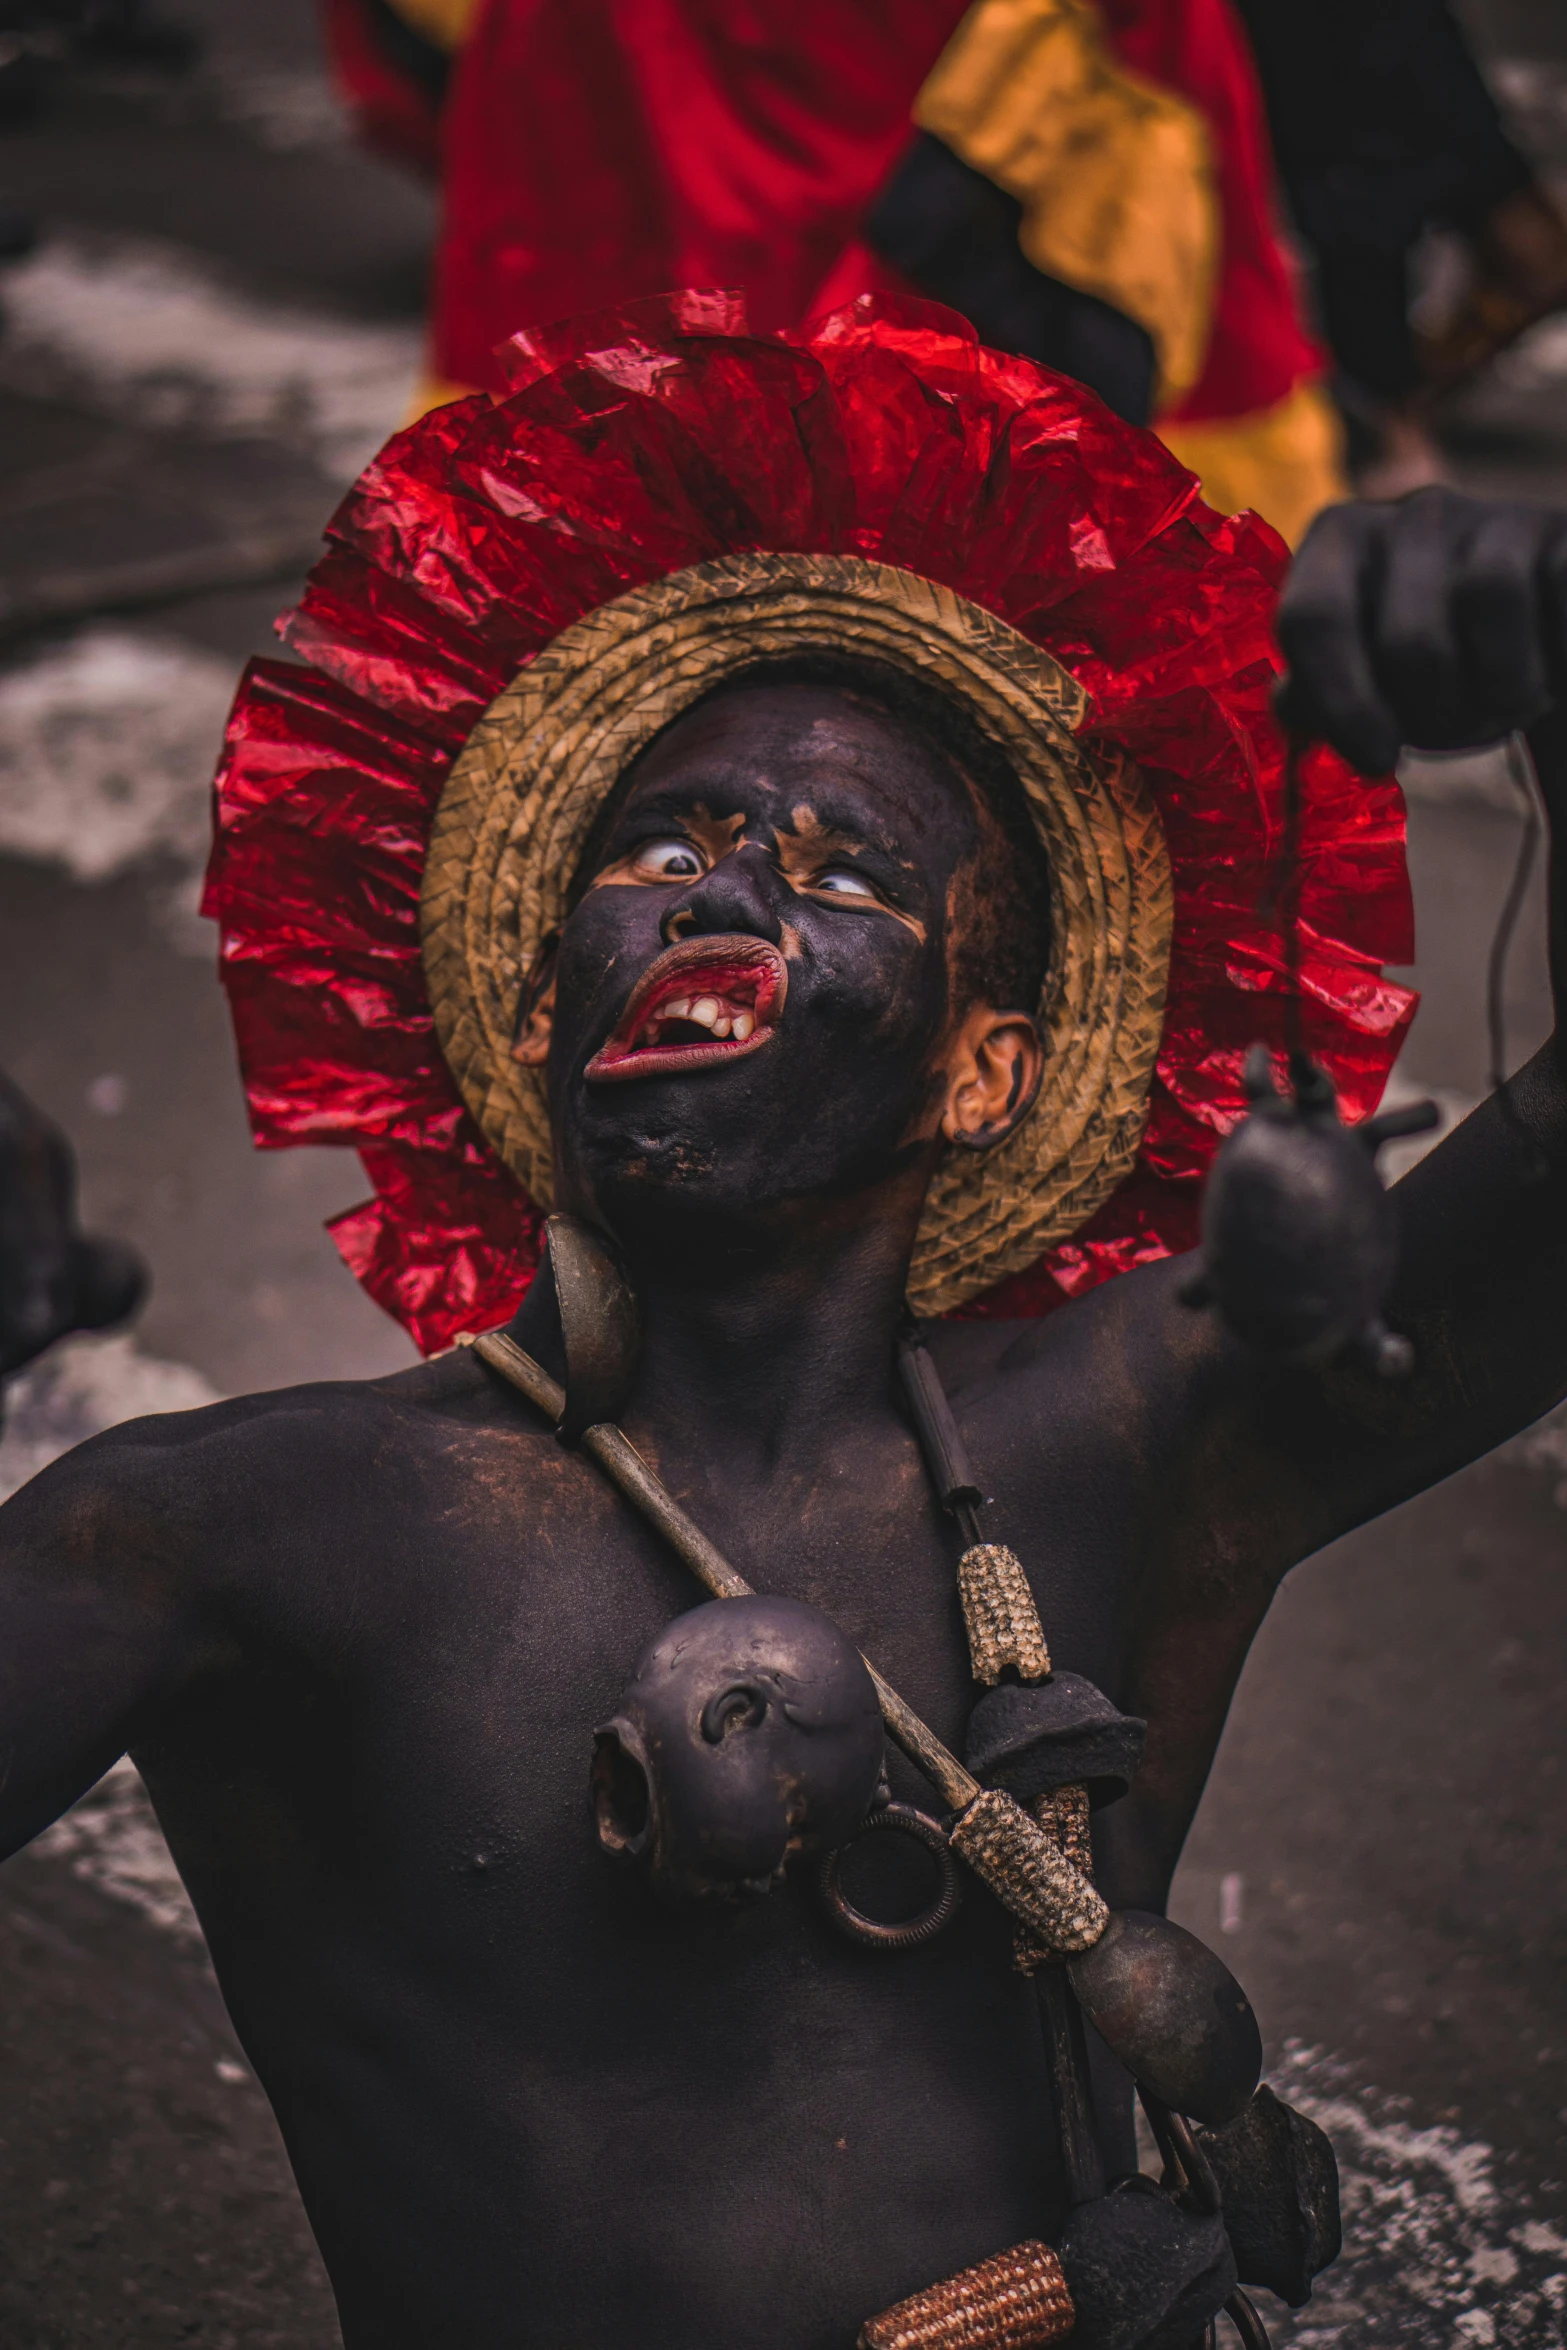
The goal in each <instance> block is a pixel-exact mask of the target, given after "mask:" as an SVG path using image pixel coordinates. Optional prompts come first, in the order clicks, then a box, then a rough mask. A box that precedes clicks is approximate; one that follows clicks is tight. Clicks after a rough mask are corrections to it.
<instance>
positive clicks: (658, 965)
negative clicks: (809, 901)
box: [584, 936, 789, 1084]
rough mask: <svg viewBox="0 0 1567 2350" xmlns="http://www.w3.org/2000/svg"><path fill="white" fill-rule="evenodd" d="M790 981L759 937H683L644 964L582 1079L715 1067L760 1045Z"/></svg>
mask: <svg viewBox="0 0 1567 2350" xmlns="http://www.w3.org/2000/svg"><path fill="white" fill-rule="evenodd" d="M788 986H789V974H788V971H787V969H786V967H785V964H784V959H783V957H782V955H781V954H779V952H778V949H777V948H776V947H772V946H769V945H768V943H767V941H766V940H765V939H763V938H744V937H740V936H735V937H729V938H686V939H682V940H681V942H680V944H679V945H678V946H673V947H670V948H669V949H668V950H667V951H666V952H665V953H664V954H662V955H660V956H659V957H658V960H657V961H656V962H654V963H650V964H649V965H648V967H647V969H646V971H644V972H643V974H642V977H641V979H640V980H639V981H638V983H637V986H636V987H635V989H634V990H633V991H632V996H631V1001H630V1003H629V1004H627V1006H626V1008H625V1011H624V1012H623V1013H622V1014H621V1018H620V1024H619V1026H618V1027H617V1028H616V1030H615V1032H614V1034H613V1035H612V1036H610V1037H609V1038H608V1039H607V1041H606V1042H605V1043H604V1044H603V1045H601V1046H600V1048H599V1050H598V1051H597V1052H596V1053H595V1054H594V1056H593V1058H592V1060H591V1061H590V1062H589V1063H588V1065H587V1068H586V1070H585V1071H584V1075H585V1076H586V1077H588V1078H589V1079H590V1080H592V1081H593V1082H594V1083H597V1084H604V1083H607V1082H608V1081H609V1080H610V1079H613V1078H619V1077H656V1076H658V1075H659V1074H660V1072H661V1071H664V1070H675V1069H679V1070H691V1069H710V1068H716V1067H717V1066H718V1064H719V1063H720V1062H721V1061H736V1060H742V1059H744V1057H745V1055H746V1054H747V1053H754V1052H757V1051H758V1050H759V1049H760V1048H761V1046H763V1045H764V1044H766V1043H767V1042H768V1040H769V1038H770V1037H771V1036H772V1034H773V1031H774V1029H775V1028H776V1027H777V1025H778V1019H779V1015H780V1014H781V1012H782V1011H783V1003H784V996H785V995H786V993H787V992H788Z"/></svg>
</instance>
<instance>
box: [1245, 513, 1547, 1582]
mask: <svg viewBox="0 0 1567 2350" xmlns="http://www.w3.org/2000/svg"><path fill="white" fill-rule="evenodd" d="M1279 635H1280V639H1281V642H1282V644H1283V646H1284V650H1285V653H1286V656H1287V657H1288V660H1289V663H1290V676H1289V680H1288V682H1287V684H1286V686H1285V687H1284V689H1283V692H1282V694H1281V697H1280V702H1281V714H1282V716H1283V717H1284V719H1285V720H1286V723H1287V724H1289V725H1290V726H1291V727H1292V728H1293V729H1294V730H1295V731H1296V732H1297V733H1298V734H1300V735H1302V736H1307V737H1315V738H1322V739H1325V740H1327V741H1329V742H1331V743H1333V744H1334V745H1335V747H1336V748H1337V749H1339V750H1341V751H1342V752H1344V753H1345V755H1346V756H1347V757H1349V758H1351V759H1353V760H1354V761H1355V762H1356V763H1357V764H1358V765H1359V766H1361V767H1363V768H1365V769H1367V770H1368V771H1370V772H1373V773H1374V772H1376V771H1378V770H1383V769H1386V768H1388V767H1390V766H1391V765H1392V764H1393V762H1394V760H1395V758H1396V757H1397V755H1398V752H1399V749H1400V748H1401V746H1403V745H1404V744H1410V745H1414V746H1418V747H1420V748H1422V749H1430V750H1449V749H1456V748H1461V747H1464V746H1468V745H1477V744H1480V743H1484V742H1487V741H1496V740H1498V739H1500V738H1501V737H1503V736H1505V735H1506V734H1508V733H1510V732H1511V731H1512V730H1514V729H1515V728H1518V729H1523V730H1524V731H1525V732H1526V733H1527V735H1528V739H1529V742H1530V746H1531V748H1532V750H1533V753H1534V759H1535V765H1536V770H1537V772H1538V775H1539V779H1540V785H1541V790H1542V793H1543V796H1544V800H1545V806H1546V813H1547V816H1548V819H1549V822H1550V829H1551V859H1550V888H1551V924H1550V935H1551V978H1552V988H1553V993H1554V996H1555V1002H1556V1009H1557V1027H1556V1032H1555V1034H1554V1035H1553V1037H1552V1039H1551V1041H1550V1043H1549V1044H1547V1045H1546V1046H1545V1047H1544V1048H1543V1049H1542V1050H1541V1051H1540V1052H1539V1053H1537V1054H1536V1055H1535V1057H1534V1058H1533V1060H1531V1061H1530V1062H1529V1063H1527V1065H1526V1066H1525V1067H1524V1068H1522V1069H1521V1070H1519V1071H1518V1073H1517V1075H1516V1076H1514V1077H1513V1078H1512V1079H1511V1080H1510V1081H1509V1083H1508V1085H1507V1086H1506V1088H1505V1089H1504V1092H1503V1094H1501V1095H1497V1096H1493V1097H1492V1098H1491V1099H1489V1100H1488V1101H1486V1102H1484V1103H1482V1104H1481V1106H1480V1108H1479V1109H1478V1110H1477V1111H1476V1112H1475V1113H1474V1115H1473V1116H1472V1117H1471V1118H1469V1119H1467V1120H1466V1121H1465V1123H1464V1124H1463V1125H1462V1126H1461V1127H1460V1128H1459V1129H1458V1130H1457V1132H1456V1133H1454V1134H1452V1135H1451V1136H1449V1137H1448V1139H1447V1140H1446V1141H1445V1142H1443V1143H1442V1144H1441V1145H1440V1146H1439V1147H1438V1148H1437V1149H1436V1150H1434V1151H1432V1152H1430V1153H1429V1154H1428V1155H1427V1157H1426V1158H1425V1159H1424V1160H1423V1161H1422V1162H1421V1163H1420V1165H1419V1166H1417V1167H1416V1168H1415V1169H1414V1171H1413V1172H1412V1173H1411V1174H1410V1175H1409V1176H1407V1177H1406V1178H1405V1180H1404V1181H1403V1182H1402V1183H1400V1184H1399V1185H1398V1186H1397V1198H1398V1202H1399V1207H1400V1220H1401V1231H1402V1243H1401V1257H1400V1269H1399V1274H1398V1278H1397V1283H1396V1286H1395V1289H1394V1292H1393V1295H1392V1298H1391V1299H1390V1301H1389V1306H1388V1318H1389V1320H1390V1322H1391V1323H1392V1325H1393V1327H1394V1328H1395V1329H1397V1330H1400V1331H1402V1332H1404V1333H1405V1334H1406V1335H1407V1336H1408V1337H1409V1338H1410V1339H1412V1340H1413V1342H1414V1346H1415V1369H1414V1372H1413V1374H1412V1375H1411V1376H1410V1377H1409V1378H1408V1379H1407V1380H1405V1381H1402V1382H1386V1383H1384V1382H1382V1381H1379V1380H1377V1379H1376V1378H1374V1377H1373V1376H1371V1375H1369V1374H1367V1373H1363V1372H1360V1371H1357V1370H1355V1369H1353V1368H1344V1369H1338V1370H1334V1371H1331V1372H1329V1373H1327V1374H1324V1375H1319V1376H1316V1377H1305V1376H1302V1377H1299V1378H1297V1379H1291V1380H1290V1381H1289V1382H1288V1383H1287V1388H1286V1389H1281V1390H1280V1392H1279V1394H1278V1396H1277V1398H1276V1399H1275V1404H1274V1408H1273V1410H1272V1412H1271V1413H1270V1415H1269V1416H1270V1419H1271V1421H1272V1425H1271V1428H1270V1430H1269V1437H1270V1440H1271V1443H1272V1444H1273V1445H1275V1446H1277V1448H1278V1449H1279V1450H1280V1451H1281V1452H1283V1453H1285V1454H1288V1455H1290V1456H1292V1459H1293V1463H1294V1465H1295V1466H1296V1467H1297V1468H1299V1469H1302V1470H1304V1471H1305V1473H1306V1479H1307V1485H1308V1488H1309V1490H1310V1492H1311V1493H1312V1495H1313V1496H1314V1498H1315V1502H1316V1505H1317V1509H1318V1511H1319V1512H1320V1515H1319V1518H1318V1522H1317V1523H1315V1524H1307V1525H1303V1527H1302V1528H1301V1530H1300V1547H1302V1548H1306V1549H1311V1548H1315V1547H1317V1545H1318V1544H1319V1543H1320V1542H1322V1541H1325V1540H1327V1539H1328V1538H1329V1536H1330V1535H1331V1534H1334V1533H1337V1532H1340V1531H1342V1530H1343V1529H1344V1528H1345V1527H1347V1526H1349V1525H1352V1524H1356V1523H1359V1522H1360V1521H1362V1520H1363V1519H1365V1518H1367V1517H1369V1516H1372V1515H1374V1514H1376V1513H1377V1512H1378V1511H1380V1510H1382V1509H1386V1508H1388V1507H1390V1506H1391V1505H1392V1504H1393V1503H1394V1502H1396V1501H1399V1500H1401V1499H1403V1498H1404V1497H1405V1496H1406V1495H1408V1494H1411V1493H1414V1492H1417V1491H1419V1490H1421V1489H1422V1488H1423V1487H1425V1486H1427V1485H1430V1484H1433V1483H1434V1482H1435V1481H1436V1480H1437V1479H1439V1478H1441V1477H1443V1476H1446V1475H1447V1474H1449V1473H1450V1472H1451V1471H1452V1470H1454V1469H1457V1468H1459V1467H1461V1466H1462V1465H1463V1464H1464V1462H1466V1461H1468V1460H1471V1459H1473V1458H1475V1457H1476V1456H1477V1455H1478V1454H1480V1453H1483V1452H1486V1451H1488V1450H1489V1449H1490V1448H1491V1447H1492V1446H1493V1445H1495V1444H1497V1443H1499V1442H1501V1440H1502V1439H1503V1438H1504V1437H1506V1436H1509V1435H1511V1434H1513V1433H1514V1432H1515V1431H1516V1430H1517V1429H1519V1428H1521V1427H1524V1426H1526V1425H1527V1424H1528V1422H1529V1421H1531V1420H1533V1419H1535V1418H1537V1417H1538V1416H1539V1414H1540V1413H1542V1412H1544V1411H1546V1410H1548V1409H1549V1408H1550V1406H1551V1405H1552V1404H1554V1403H1556V1402H1557V1401H1558V1400H1559V1399H1560V1398H1561V1396H1562V1395H1563V1394H1564V1393H1567V1022H1564V1020H1563V1006H1564V1001H1567V996H1564V988H1567V895H1564V893H1567V517H1564V516H1560V515H1553V514H1547V513H1543V512H1540V511H1539V510H1537V509H1534V508H1529V507H1522V506H1510V505H1506V506H1504V505H1493V504H1487V503H1481V502H1479V501H1476V500H1472V499H1467V498H1461V497H1457V496H1455V495H1453V494H1452V493H1451V492H1448V491H1442V490H1428V491H1422V492H1420V493H1419V494H1418V495H1416V496H1414V497H1412V498H1409V499H1406V500H1404V501H1403V502H1402V503H1401V504H1400V505H1397V506H1369V505H1353V506H1345V507H1339V508H1336V509H1334V510H1332V511H1331V512H1330V513H1328V514H1326V515H1325V516H1323V517H1322V519H1321V520H1320V521H1319V522H1318V523H1317V525H1316V527H1315V528H1314V530H1313V531H1312V533H1311V534H1310V536H1309V537H1308V539H1307V541H1306V543H1305V546H1304V547H1303V548H1302V550H1301V553H1300V556H1299V558H1298V559H1297V562H1296V564H1295V567H1294V570H1293V572H1292V574H1291V577H1290V581H1289V584H1288V586H1287V588H1286V590H1285V594H1284V599H1283V604H1282V607H1281V610H1280V617H1279ZM1483 983H1484V982H1483V974H1482V973H1480V972H1476V974H1475V993H1476V1000H1477V1001H1478V1000H1479V997H1480V993H1481V989H1482V987H1483Z"/></svg>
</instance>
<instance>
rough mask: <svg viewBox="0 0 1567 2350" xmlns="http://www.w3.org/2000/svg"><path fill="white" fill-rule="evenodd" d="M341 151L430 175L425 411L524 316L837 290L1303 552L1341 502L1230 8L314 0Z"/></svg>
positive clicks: (1328, 419) (1258, 117)
mask: <svg viewBox="0 0 1567 2350" xmlns="http://www.w3.org/2000/svg"><path fill="white" fill-rule="evenodd" d="M327 15H328V25H329V31H330V37H331V42H332V47H333V52H334V57H335V61H336V65H337V70H338V73H339V77H340V80H341V81H342V84H343V86H344V88H345V91H346V92H347V94H348V96H349V99H350V102H351V103H352V105H353V106H354V107H355V110H356V112H357V114H358V118H359V120H360V123H361V126H362V128H363V129H364V131H365V133H366V135H367V136H369V137H370V138H372V139H373V140H374V141H375V142H376V143H377V144H378V145H380V146H381V147H382V148H383V149H389V150H390V151H392V152H395V153H398V154H400V155H401V156H403V157H404V158H405V159H407V160H413V161H417V162H420V163H422V164H424V165H425V166H426V167H427V168H431V169H434V170H438V171H439V174H440V177H441V180H442V184H443V201H444V217H443V225H442V233H441V240H440V246H439V251H438V255H437V261H436V270H435V287H434V299H433V306H432V321H431V351H430V373H431V380H430V383H429V385H428V386H427V388H426V391H425V393H424V396H423V401H422V404H423V405H430V404H433V403H434V402H436V401H438V400H440V399H443V398H449V397H451V396H453V395H454V394H455V393H456V392H458V391H464V390H468V389H472V388H475V387H477V388H483V389H489V388H493V387H495V386H496V385H497V384H498V381H499V379H498V377H497V375H496V372H495V368H494V363H493V358H492V354H493V352H494V350H495V348H496V346H497V345H498V344H499V343H500V342H502V341H503V340H504V338H505V337H506V336H507V335H509V334H511V333H513V332H514V331H515V330H516V329H517V328H518V327H519V326H522V325H524V324H526V323H528V322H530V321H534V320H537V319H541V318H552V317H558V316H562V315H565V314H567V313H573V312H586V311H593V310H597V309H600V308H608V307H611V306H613V305H616V304H619V303H622V302H624V301H627V300H630V299H635V298H636V297H637V296H639V295H643V294H649V293H654V292H659V291H662V290H663V289H665V288H667V287H669V286H672V285H702V284H705V285H711V286H731V287H738V288H742V289H743V290H744V292H745V294H746V298H747V302H748V306H749V311H750V315H751V318H752V321H753V323H754V324H755V325H756V326H757V327H759V328H761V329H764V330H766V329H773V328H787V327H791V326H796V325H799V324H801V323H803V322H804V321H805V320H806V319H808V318H811V317H813V316H816V315H819V314H820V313H821V312H823V311H825V310H827V309H830V308H832V307H833V306H834V305H835V304H837V303H840V302H842V301H844V300H847V299H850V298H852V297H853V296H854V295H855V294H857V293H859V292H862V291H869V290H873V289H876V288H887V287H894V288H901V289H903V290H905V291H906V290H909V289H910V288H912V289H913V290H915V291H918V292H921V293H925V294H928V295H930V296H931V297H933V298H935V299H938V300H940V301H943V302H945V303H947V304H949V305H950V306H951V307H953V308H955V309H958V310H961V311H962V312H963V313H964V314H965V315H966V316H967V317H969V318H970V319H971V321H972V322H973V324H974V326H975V327H976V329H977V331H978V332H979V334H980V335H981V337H982V338H983V339H984V340H985V341H987V342H990V343H992V344H994V345H996V346H997V347H999V348H1002V349H1010V350H1016V351H1020V352H1022V353H1023V354H1024V355H1025V356H1027V357H1030V358H1033V359H1036V360H1039V361H1041V362H1043V363H1044V364H1047V365H1051V366H1055V367H1058V368H1060V369H1061V370H1062V371H1063V372H1064V373H1067V374H1071V375H1074V376H1076V377H1078V378H1079V379H1080V380H1081V381H1084V382H1086V383H1088V384H1090V385H1091V386H1092V387H1093V388H1094V389H1095V390H1097V391H1098V392H1099V393H1100V394H1101V396H1102V397H1104V398H1105V399H1106V400H1107V401H1108V403H1109V404H1110V405H1111V406H1112V407H1113V408H1115V409H1116V410H1117V412H1118V413H1119V414H1121V415H1123V416H1126V417H1128V418H1129V419H1130V420H1131V421H1133V422H1136V423H1148V422H1151V423H1153V425H1154V426H1155V429H1156V430H1157V431H1158V432H1159V433H1160V435H1161V436H1162V438H1163V439H1164V440H1165V441H1166V442H1167V443H1168V445H1169V446H1170V447H1171V449H1172V450H1173V451H1174V452H1175V454H1176V455H1177V456H1179V457H1180V458H1182V459H1183V461H1184V462H1186V463H1188V464H1190V465H1191V466H1192V467H1193V469H1194V470H1195V471H1196V472H1197V473H1198V474H1199V475H1200V476H1201V477H1202V480H1203V483H1204V487H1205V490H1206V492H1207V494H1208V496H1209V498H1210V500H1211V501H1212V502H1213V503H1214V504H1215V505H1217V506H1219V507H1220V508H1221V509H1223V510H1225V511H1229V512H1233V511H1237V510H1238V509H1240V508H1242V507H1245V506H1252V507H1255V508H1256V509H1257V510H1258V511H1260V512H1261V513H1263V514H1264V515H1265V516H1266V517H1267V519H1269V520H1270V521H1272V522H1273V523H1274V524H1275V525H1276V526H1277V527H1278V528H1279V529H1281V530H1282V531H1283V532H1284V534H1285V536H1286V537H1288V538H1290V539H1296V538H1298V537H1299V535H1300V533H1301V532H1302V531H1303V529H1304V527H1305V525H1306V523H1307V522H1308V521H1309V520H1310V518H1311V516H1312V514H1313V513H1315V512H1316V510H1317V509H1318V508H1319V507H1320V506H1321V505H1322V504H1324V503H1326V502H1327V501H1328V500H1329V499H1331V498H1333V497H1335V496H1337V495H1340V494H1342V486H1343V485H1342V479H1341V474H1340V469H1339V462H1338V440H1337V429H1336V424H1335V421H1334V418H1333V413H1332V410H1331V407H1330V405H1329V403H1328V400H1327V398H1326V395H1325V393H1324V391H1323V388H1322V386H1321V383H1320V380H1319V379H1320V377H1321V375H1322V373H1323V369H1324V364H1325V362H1324V358H1323V355H1322V353H1321V352H1320V350H1319V349H1318V347H1317V345H1316V343H1315V342H1314V341H1313V339H1312V337H1311V335H1310V334H1309V333H1308V331H1307V329H1306V327H1305V324H1304V321H1303V316H1302V308H1301V303H1300V298H1299V294H1298V290H1297V285H1296V281H1295V274H1294V271H1293V268H1292V265H1291V262H1290V258H1289V255H1288V253H1287V251H1286V248H1285V246H1284V244H1283V241H1282V239H1281V236H1280V232H1279V229H1278V225H1277V222H1276V218H1275V209H1274V197H1273V174H1272V162H1271V157H1270V153H1269V148H1268V139H1267V130H1266V125H1265V122H1264V118H1263V112H1262V104H1261V99H1260V96H1259V93H1258V88H1257V83H1256V79H1255V74H1254V71H1253V67H1252V63H1251V57H1250V52H1249V49H1248V47H1247V43H1246V39H1245V34H1244V32H1243V30H1242V28H1241V26H1240V23H1239V21H1238V19H1237V18H1236V17H1235V15H1234V13H1233V11H1232V8H1231V5H1230V0H1099V5H1097V6H1096V5H1094V0H975V5H973V6H972V7H970V8H969V9H968V10H967V11H966V12H965V11H964V10H963V9H962V8H961V7H960V6H958V5H956V4H955V0H896V4H895V0H792V4H791V5H789V6H787V7H785V6H784V5H783V4H782V0H327Z"/></svg>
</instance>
